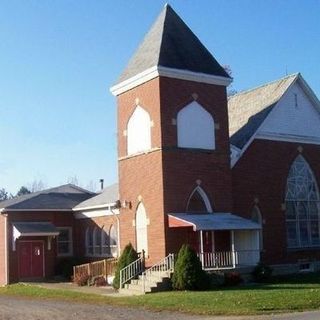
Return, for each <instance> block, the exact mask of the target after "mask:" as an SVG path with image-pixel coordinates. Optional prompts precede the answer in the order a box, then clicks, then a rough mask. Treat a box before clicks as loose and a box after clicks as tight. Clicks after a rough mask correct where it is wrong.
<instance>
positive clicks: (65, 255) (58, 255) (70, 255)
mask: <svg viewBox="0 0 320 320" xmlns="http://www.w3.org/2000/svg"><path fill="white" fill-rule="evenodd" d="M72 256H73V253H72V252H69V253H57V257H58V258H65V257H72Z"/></svg>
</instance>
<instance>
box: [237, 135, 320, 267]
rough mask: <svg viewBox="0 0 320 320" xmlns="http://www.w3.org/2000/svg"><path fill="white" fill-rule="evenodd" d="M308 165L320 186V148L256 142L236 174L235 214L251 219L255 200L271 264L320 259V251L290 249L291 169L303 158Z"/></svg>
mask: <svg viewBox="0 0 320 320" xmlns="http://www.w3.org/2000/svg"><path fill="white" fill-rule="evenodd" d="M299 146H302V147H303V151H302V156H303V157H304V158H305V159H306V160H307V161H308V163H309V165H310V167H311V169H312V170H313V172H314V174H315V177H316V179H317V181H318V185H319V183H320V163H319V159H320V146H316V145H311V144H298V143H287V142H276V141H268V140H254V142H253V143H252V145H251V146H250V147H249V148H248V150H247V151H246V152H245V153H244V155H243V156H242V158H240V160H239V161H238V162H237V163H236V165H235V166H234V168H233V170H232V176H233V199H234V212H235V213H237V214H240V215H242V216H243V217H247V218H251V213H252V208H253V206H254V204H255V199H257V200H258V203H257V205H258V207H259V209H260V211H261V215H262V218H263V220H264V222H265V223H264V224H263V247H264V253H263V259H264V261H266V262H267V263H274V264H277V263H293V262H297V260H298V259H303V258H310V259H315V258H316V259H320V251H319V249H310V250H299V251H292V250H288V249H287V244H286V226H285V211H284V210H283V209H282V207H281V204H283V203H284V198H285V189H286V181H287V176H288V173H289V169H290V166H291V164H292V162H293V161H294V160H295V158H296V157H297V156H298V155H299V154H300V153H299V151H298V147H299Z"/></svg>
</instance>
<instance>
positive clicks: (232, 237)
mask: <svg viewBox="0 0 320 320" xmlns="http://www.w3.org/2000/svg"><path fill="white" fill-rule="evenodd" d="M231 253H232V267H233V268H235V267H236V254H235V251H234V230H231Z"/></svg>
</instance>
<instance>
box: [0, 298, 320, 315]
mask: <svg viewBox="0 0 320 320" xmlns="http://www.w3.org/2000/svg"><path fill="white" fill-rule="evenodd" d="M55 319H59V320H72V319H77V320H82V319H83V320H87V319H88V320H115V319H117V320H122V319H123V320H124V319H125V320H133V319H134V320H146V319H155V320H158V319H159V320H160V319H161V320H173V319H175V320H244V319H250V320H253V319H255V320H271V319H276V320H317V319H320V311H315V312H303V313H294V314H286V315H270V316H262V317H260V316H259V317H257V316H253V317H252V316H251V317H248V316H244V317H202V316H192V315H186V314H182V313H175V312H167V311H165V312H151V311H148V310H144V309H139V308H136V309H134V308H124V307H115V306H109V305H94V304H84V303H83V304H82V303H70V302H64V301H56V300H36V299H27V298H16V297H14V298H13V297H4V296H2V297H0V320H55Z"/></svg>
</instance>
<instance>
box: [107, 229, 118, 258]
mask: <svg viewBox="0 0 320 320" xmlns="http://www.w3.org/2000/svg"><path fill="white" fill-rule="evenodd" d="M109 237H110V253H111V255H112V256H113V257H115V256H117V253H118V246H117V243H118V234H117V229H116V227H115V226H114V225H111V227H110V231H109Z"/></svg>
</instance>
